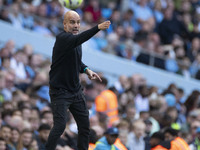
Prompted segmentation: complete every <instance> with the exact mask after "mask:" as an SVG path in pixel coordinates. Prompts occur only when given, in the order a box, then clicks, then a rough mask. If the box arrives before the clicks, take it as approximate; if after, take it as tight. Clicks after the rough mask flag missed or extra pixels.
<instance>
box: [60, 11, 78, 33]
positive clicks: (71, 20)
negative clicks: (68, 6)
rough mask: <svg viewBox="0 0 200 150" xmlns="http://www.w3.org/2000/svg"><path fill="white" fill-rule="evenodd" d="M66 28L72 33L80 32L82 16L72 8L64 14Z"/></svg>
mask: <svg viewBox="0 0 200 150" xmlns="http://www.w3.org/2000/svg"><path fill="white" fill-rule="evenodd" d="M63 25H64V30H65V31H66V32H70V33H72V34H78V33H79V29H80V16H79V14H78V13H77V12H75V11H73V10H70V11H68V12H66V13H65V15H64V21H63Z"/></svg>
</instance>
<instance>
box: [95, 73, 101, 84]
mask: <svg viewBox="0 0 200 150" xmlns="http://www.w3.org/2000/svg"><path fill="white" fill-rule="evenodd" d="M95 76H96V77H97V78H98V79H99V81H101V82H102V80H101V78H100V77H99V75H98V74H95Z"/></svg>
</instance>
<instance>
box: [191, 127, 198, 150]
mask: <svg viewBox="0 0 200 150" xmlns="http://www.w3.org/2000/svg"><path fill="white" fill-rule="evenodd" d="M199 139H200V127H198V128H197V129H196V136H195V139H194V141H193V142H192V143H191V144H190V145H189V146H190V149H191V150H198V147H199V146H200V142H199Z"/></svg>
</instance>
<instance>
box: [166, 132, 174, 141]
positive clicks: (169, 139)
mask: <svg viewBox="0 0 200 150" xmlns="http://www.w3.org/2000/svg"><path fill="white" fill-rule="evenodd" d="M174 138H175V137H174V136H172V135H171V134H169V133H165V140H166V141H171V140H173V139H174Z"/></svg>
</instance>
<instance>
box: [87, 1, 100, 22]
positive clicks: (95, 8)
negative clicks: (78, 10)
mask: <svg viewBox="0 0 200 150" xmlns="http://www.w3.org/2000/svg"><path fill="white" fill-rule="evenodd" d="M84 11H85V12H90V13H91V14H92V17H93V22H99V21H100V19H101V8H100V4H99V0H89V4H88V6H87V7H86V8H85V10H84Z"/></svg>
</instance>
